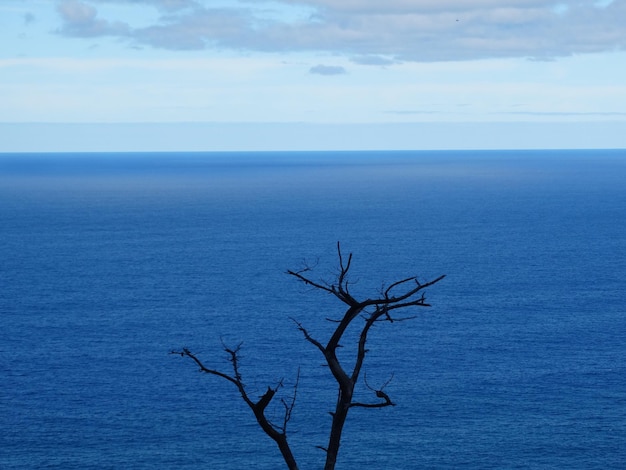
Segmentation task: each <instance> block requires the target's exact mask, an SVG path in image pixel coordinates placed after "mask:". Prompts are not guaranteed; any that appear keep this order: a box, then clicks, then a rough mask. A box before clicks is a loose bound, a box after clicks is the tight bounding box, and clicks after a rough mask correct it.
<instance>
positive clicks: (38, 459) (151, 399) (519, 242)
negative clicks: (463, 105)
mask: <svg viewBox="0 0 626 470" xmlns="http://www.w3.org/2000/svg"><path fill="white" fill-rule="evenodd" d="M337 241H341V243H342V247H343V250H344V251H345V252H348V251H350V252H353V253H354V259H353V268H352V270H353V272H352V273H351V274H352V279H353V293H354V295H355V296H362V297H368V296H371V295H374V294H376V293H377V292H379V291H380V289H381V286H383V285H384V284H385V283H386V284H387V285H388V284H389V283H391V282H393V281H395V280H399V279H401V278H404V277H407V276H410V275H418V277H419V278H420V279H421V280H428V279H431V278H434V277H436V276H438V275H440V274H446V275H447V277H446V278H445V280H443V281H442V282H440V283H439V284H437V285H436V286H433V287H432V288H430V289H429V290H428V291H427V293H426V295H427V299H428V300H429V302H431V303H432V307H431V308H430V309H420V310H418V311H416V312H414V313H415V314H417V318H415V319H414V320H412V321H408V322H399V323H398V322H396V323H394V324H388V323H385V324H380V325H377V326H376V327H375V328H374V329H373V331H372V333H371V340H370V342H369V343H368V345H369V349H370V353H369V355H368V358H367V359H368V361H367V363H366V366H365V372H366V374H367V379H368V382H369V383H370V384H372V385H373V386H380V385H382V384H383V383H385V382H386V381H387V380H389V378H390V377H391V376H392V374H393V380H392V381H391V382H390V383H389V385H388V386H387V387H386V388H385V391H386V392H387V393H388V394H389V395H390V396H391V397H392V399H393V400H394V401H395V402H396V403H397V406H395V407H390V408H384V409H374V410H367V409H358V408H356V409H354V410H353V411H352V414H351V415H350V417H349V418H348V423H347V425H346V429H345V434H344V440H343V446H342V449H341V453H340V463H339V465H338V468H343V469H356V468H371V469H398V468H406V469H457V468H464V469H523V468H532V469H536V468H537V469H623V468H626V467H625V466H626V151H563V152H561V151H550V152H540V151H533V152H387V153H386V152H370V153H357V152H355V153H333V152H325V153H242V154H238V153H232V154H215V153H209V154H173V153H172V154H90V155H71V154H65V155H63V154H46V155H7V154H4V155H0V316H1V320H2V323H1V326H0V382H1V385H0V468H2V469H40V468H42V469H43V468H45V469H177V470H182V469H201V468H205V469H220V470H221V469H223V470H235V469H238V470H239V469H243V468H255V469H264V470H272V469H278V468H282V466H283V464H282V460H281V458H280V454H279V453H278V450H277V448H276V447H275V446H274V444H273V442H272V441H270V440H269V438H267V437H266V436H265V435H264V434H263V433H262V432H261V431H260V430H259V429H258V427H257V425H256V423H255V421H254V418H253V416H252V414H251V412H250V410H249V409H248V408H247V407H245V405H244V403H243V402H242V401H241V399H240V398H239V397H238V395H237V391H236V389H235V387H233V386H232V384H230V383H228V382H226V381H224V380H220V379H218V378H216V377H211V376H206V375H202V374H200V373H199V372H198V370H197V367H195V366H194V365H193V364H192V363H191V362H190V361H188V360H184V359H182V358H180V357H177V356H173V355H170V354H168V353H169V351H171V350H172V349H177V348H181V347H183V346H186V347H189V348H190V349H192V350H193V351H194V352H196V353H197V354H198V355H200V357H202V358H203V360H204V361H205V363H206V365H208V366H211V367H215V368H218V369H220V370H224V371H227V372H228V371H229V364H228V362H227V360H226V358H225V356H224V352H223V351H222V346H221V341H224V343H225V344H228V345H231V346H234V345H236V344H238V343H239V342H240V341H243V346H242V374H243V377H244V381H245V382H246V385H247V386H248V389H249V392H250V394H251V395H252V396H259V395H261V394H262V393H263V392H264V390H265V389H266V388H267V386H268V385H275V384H276V383H278V381H280V380H281V379H283V378H284V381H285V382H284V383H285V392H286V393H287V394H289V393H291V390H292V388H291V387H292V386H293V383H294V380H295V377H296V374H297V370H298V367H300V368H301V379H300V386H299V389H298V401H297V404H296V408H295V411H294V416H293V419H292V421H291V422H290V428H289V431H290V436H291V440H292V447H293V449H294V453H295V454H296V457H297V458H298V460H299V463H300V467H301V468H302V469H303V470H305V469H320V468H321V467H322V461H323V452H322V451H321V450H319V449H317V448H316V447H315V446H318V445H319V446H323V445H325V444H326V436H327V431H328V425H329V423H330V419H329V416H328V413H327V412H328V411H330V409H331V407H332V405H333V401H334V399H335V396H336V392H335V389H334V388H333V382H332V380H331V378H330V374H329V372H328V370H327V369H325V368H323V367H322V366H321V364H322V358H321V357H320V356H319V353H318V351H317V350H315V349H314V348H313V347H312V346H311V345H310V344H308V343H307V342H306V341H304V339H303V338H302V335H301V334H300V333H299V332H298V331H297V328H296V327H295V325H294V323H293V321H291V320H290V319H289V318H290V317H293V318H295V319H297V320H298V321H300V322H301V323H303V324H304V325H305V326H306V327H307V328H308V330H309V332H310V333H311V334H312V336H314V337H316V338H317V339H319V340H320V341H325V340H326V339H327V338H328V332H329V331H330V329H331V328H332V326H333V325H332V324H331V323H329V322H327V321H325V318H327V317H331V318H332V317H336V316H338V315H340V314H341V313H342V311H343V310H342V305H340V304H339V303H338V302H337V301H336V300H334V299H333V298H331V297H330V296H327V295H326V296H325V295H323V293H320V292H316V291H314V290H310V289H307V288H305V287H304V286H302V285H300V284H298V283H297V282H295V280H294V279H293V278H290V277H289V276H288V275H286V274H285V270H286V269H295V268H299V267H301V266H302V265H303V262H305V261H304V260H306V262H308V263H309V264H310V265H315V266H316V268H315V271H313V272H312V273H311V275H312V276H313V277H319V279H332V276H333V274H334V273H336V243H337ZM348 346H349V344H346V348H345V349H346V353H345V356H344V359H346V360H348V359H349V357H350V353H351V351H350V349H349V347H348ZM368 392H369V391H368V390H367V389H366V388H365V387H364V386H362V387H361V388H359V397H360V399H362V400H363V401H365V400H368V399H370V395H371V392H369V395H368ZM279 412H280V409H277V410H276V413H277V415H276V416H277V419H279Z"/></svg>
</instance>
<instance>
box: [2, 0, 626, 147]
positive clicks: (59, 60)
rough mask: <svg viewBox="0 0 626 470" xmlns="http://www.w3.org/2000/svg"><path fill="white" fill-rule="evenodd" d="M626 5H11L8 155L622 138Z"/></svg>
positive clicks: (5, 97) (462, 0) (564, 143)
mask: <svg viewBox="0 0 626 470" xmlns="http://www.w3.org/2000/svg"><path fill="white" fill-rule="evenodd" d="M625 24H626V0H613V1H611V0H602V1H600V0H577V1H563V2H558V1H543V0H385V1H382V0H273V1H265V0H241V1H237V0H0V152H28V151H155V150H163V151H177V150H181V151H184V150H193V151H211V150H329V149H340V150H377V149H466V148H467V149H470V148H471V149H474V148H626V27H624V25H625Z"/></svg>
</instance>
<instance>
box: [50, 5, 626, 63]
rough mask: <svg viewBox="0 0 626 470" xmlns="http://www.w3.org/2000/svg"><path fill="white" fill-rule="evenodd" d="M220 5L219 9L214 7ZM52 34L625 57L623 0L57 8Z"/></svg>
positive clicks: (369, 56) (440, 56) (392, 52)
mask: <svg viewBox="0 0 626 470" xmlns="http://www.w3.org/2000/svg"><path fill="white" fill-rule="evenodd" d="M105 4H118V5H120V4H128V5H135V6H137V5H142V6H144V7H145V8H150V9H154V10H156V11H158V12H159V15H158V16H159V18H158V21H156V22H155V23H154V24H153V25H149V26H142V27H133V26H132V19H131V18H112V17H106V18H105V17H103V16H102V14H101V13H100V11H99V8H100V7H101V6H103V5H105ZM215 5H219V6H215ZM57 12H58V14H59V17H60V19H61V26H60V28H59V29H58V33H59V34H61V35H64V36H68V37H87V38H94V37H115V38H119V39H122V40H124V41H126V42H127V43H128V45H129V47H152V48H159V49H170V50H194V49H196V50H200V49H211V48H218V49H232V50H241V51H264V52H292V51H293V52H302V51H308V52H326V53H332V54H339V55H343V56H347V57H350V58H352V59H353V60H354V62H356V63H360V64H370V65H391V64H393V63H396V62H402V61H417V62H433V61H451V60H474V59H485V58H507V57H526V58H532V59H537V60H550V59H554V58H558V57H563V56H569V55H573V54H583V53H595V52H606V51H619V50H624V49H626V28H624V24H625V23H626V0H613V1H610V0H603V1H600V0H596V1H593V0H577V1H562V2H559V3H555V2H554V1H546V0H387V1H385V2H381V1H380V0H278V1H276V0H274V1H265V0H256V1H254V2H252V1H250V0H247V1H246V0H241V1H237V0H230V1H226V0H225V1H222V2H215V1H213V0H59V1H58V2H57Z"/></svg>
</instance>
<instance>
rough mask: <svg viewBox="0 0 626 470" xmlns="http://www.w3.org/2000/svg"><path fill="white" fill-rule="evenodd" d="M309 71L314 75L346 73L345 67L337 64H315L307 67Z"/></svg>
mask: <svg viewBox="0 0 626 470" xmlns="http://www.w3.org/2000/svg"><path fill="white" fill-rule="evenodd" d="M309 73H312V74H315V75H343V74H345V73H346V69H345V68H343V67H340V66H337V65H322V64H319V65H316V66H315V67H311V68H310V69H309Z"/></svg>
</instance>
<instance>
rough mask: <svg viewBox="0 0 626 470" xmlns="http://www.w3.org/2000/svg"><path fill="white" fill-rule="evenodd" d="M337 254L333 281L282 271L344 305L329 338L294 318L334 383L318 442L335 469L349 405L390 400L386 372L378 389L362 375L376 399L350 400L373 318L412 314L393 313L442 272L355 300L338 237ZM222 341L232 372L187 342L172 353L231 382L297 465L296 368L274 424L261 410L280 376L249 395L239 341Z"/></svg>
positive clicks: (417, 302)
mask: <svg viewBox="0 0 626 470" xmlns="http://www.w3.org/2000/svg"><path fill="white" fill-rule="evenodd" d="M337 255H338V261H339V272H338V274H337V277H336V279H335V280H334V282H330V283H329V282H324V281H317V280H314V279H312V278H311V277H309V272H311V271H312V269H311V267H310V266H308V265H306V266H304V268H302V269H301V270H298V271H291V270H288V271H287V274H289V275H290V276H293V277H295V278H296V279H297V280H299V281H301V282H303V283H304V284H306V285H308V286H311V287H313V288H315V289H317V290H321V291H323V292H326V293H328V294H331V295H333V296H334V297H336V298H337V299H339V300H340V301H341V302H342V303H343V304H344V308H345V309H346V310H345V312H344V313H343V316H342V317H341V318H340V319H337V320H329V321H332V322H334V323H336V327H335V329H334V331H333V333H332V334H331V336H330V339H328V341H327V342H325V343H324V342H321V341H319V340H317V339H316V338H314V337H313V336H312V335H311V334H310V333H309V331H308V330H307V329H306V328H305V327H304V326H303V325H302V323H300V322H299V321H297V320H294V322H295V324H296V325H297V328H298V329H299V330H300V331H301V332H302V334H303V335H304V338H305V339H306V341H308V342H309V343H311V344H312V345H313V346H314V347H315V348H317V349H318V350H319V351H320V353H321V354H322V356H323V357H324V359H325V361H326V364H327V365H328V368H329V369H330V371H331V373H332V375H333V377H334V379H335V381H336V383H337V389H338V393H337V401H336V403H335V409H334V411H333V412H331V416H332V424H331V429H330V435H329V438H328V445H327V446H326V447H320V448H321V449H323V450H324V452H325V453H326V463H325V466H324V469H325V470H334V468H335V465H336V462H337V455H338V452H339V447H340V444H341V435H342V432H343V427H344V424H345V422H346V419H347V417H348V412H349V411H350V409H351V408H354V407H363V408H383V407H387V406H394V405H395V404H394V403H393V401H392V400H391V398H390V397H389V395H387V393H386V392H385V391H384V389H385V387H386V386H387V385H388V384H389V382H390V381H391V378H390V379H389V380H388V381H387V382H386V383H385V384H383V385H382V386H381V387H380V388H379V389H376V388H375V387H372V386H370V384H369V383H368V382H367V378H366V377H365V375H364V383H365V386H366V388H368V389H369V390H370V391H372V392H373V393H374V395H375V397H376V399H375V400H373V402H371V403H362V402H359V401H355V400H354V390H355V386H356V384H357V383H358V381H359V378H360V376H361V372H362V369H363V363H364V361H365V356H366V355H367V352H368V350H367V349H366V343H367V339H368V334H369V332H370V330H371V328H372V326H373V325H374V324H375V323H377V322H390V323H393V322H396V321H403V320H409V319H411V318H414V317H398V316H396V314H397V311H399V310H401V309H407V308H410V307H429V306H430V305H429V304H428V303H426V298H425V297H424V289H426V288H427V287H429V286H432V285H433V284H435V283H437V282H439V281H440V280H441V279H443V278H444V277H445V276H439V277H438V278H436V279H434V280H431V281H428V282H419V281H418V279H417V277H415V276H412V277H407V278H405V279H402V280H400V281H396V282H394V283H392V284H390V285H389V286H388V287H386V288H382V289H381V290H380V292H378V294H377V295H376V296H375V297H372V298H366V299H364V300H357V299H356V298H355V297H353V295H352V294H351V293H350V289H349V284H350V282H349V279H348V272H349V270H350V266H351V263H352V254H351V253H350V254H349V255H348V257H347V259H345V258H344V256H343V254H342V253H341V247H340V245H339V243H337ZM357 318H360V319H362V320H363V323H361V324H360V326H358V330H357V333H358V334H357V340H356V341H357V344H356V346H355V348H356V351H355V352H356V355H355V357H353V358H352V361H344V362H348V363H350V364H349V366H348V365H346V364H344V362H342V361H341V360H340V358H339V357H338V354H337V350H338V349H339V348H341V347H342V346H341V341H342V339H345V336H344V335H345V333H346V331H347V330H348V327H350V326H351V325H353V324H354V323H353V322H354V321H355V320H356V319H357ZM223 346H224V350H225V351H226V353H227V354H228V358H229V361H230V363H231V366H232V373H231V374H230V375H229V374H226V373H223V372H220V371H218V370H215V369H210V368H207V367H205V366H204V364H203V363H202V362H201V361H200V360H199V359H198V357H197V356H196V355H195V354H193V353H192V352H190V351H189V349H187V348H184V349H183V350H182V351H172V353H173V354H180V355H181V356H183V357H189V358H191V359H192V360H193V361H195V362H196V364H197V365H198V366H199V367H200V370H201V371H202V372H205V373H208V374H212V375H216V376H218V377H222V378H223V379H226V380H228V381H230V382H232V383H233V384H234V385H235V386H236V387H237V389H238V390H239V393H240V395H241V397H242V398H243V400H244V402H245V403H246V404H247V405H248V406H249V407H250V409H251V410H252V412H253V413H254V416H255V417H256V420H257V422H258V423H259V425H260V426H261V428H262V429H263V431H264V432H265V433H266V434H267V435H268V436H269V437H270V438H272V439H273V440H274V442H276V444H277V445H278V448H279V449H280V452H281V454H282V456H283V459H284V460H285V463H286V464H287V466H288V468H289V469H291V470H294V469H297V468H298V466H297V463H296V460H295V458H294V456H293V453H292V452H291V449H290V447H289V444H288V441H287V424H288V423H289V420H290V418H291V414H292V411H293V409H294V405H295V402H296V395H297V389H298V379H299V374H300V373H299V371H298V379H297V380H296V385H295V387H294V392H293V395H292V396H291V397H289V398H287V399H284V398H283V399H281V400H280V401H281V404H282V406H283V408H284V413H283V418H282V422H281V423H280V424H275V423H272V422H271V421H270V420H269V419H268V418H267V417H266V415H265V413H266V410H267V407H268V405H269V404H270V402H271V401H272V400H273V399H274V397H275V396H276V393H277V391H278V390H279V389H280V388H281V387H282V386H283V381H282V380H281V381H279V383H278V384H277V385H275V386H274V387H268V388H267V391H266V392H265V393H264V394H263V395H262V396H261V397H260V398H259V399H258V400H257V401H254V400H252V399H251V398H250V397H249V395H248V392H247V391H246V388H245V386H244V384H243V382H242V378H241V374H240V372H239V350H240V347H241V344H240V345H238V346H237V347H236V348H229V347H228V346H226V345H223ZM392 377H393V375H392Z"/></svg>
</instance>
